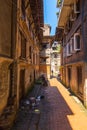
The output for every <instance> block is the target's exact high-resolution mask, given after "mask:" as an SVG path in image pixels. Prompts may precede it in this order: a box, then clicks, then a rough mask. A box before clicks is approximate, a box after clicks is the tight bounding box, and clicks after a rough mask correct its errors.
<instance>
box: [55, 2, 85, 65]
mask: <svg viewBox="0 0 87 130" xmlns="http://www.w3.org/2000/svg"><path fill="white" fill-rule="evenodd" d="M86 6H87V1H86V0H84V1H82V0H63V1H62V2H61V7H60V12H59V19H58V27H57V30H56V38H57V40H58V41H60V42H61V45H62V49H61V59H62V64H68V63H72V62H77V61H82V60H87V59H86V54H87V53H86V48H87V43H86V36H87V30H86V29H85V28H86V26H87V19H86V14H87V11H86Z"/></svg>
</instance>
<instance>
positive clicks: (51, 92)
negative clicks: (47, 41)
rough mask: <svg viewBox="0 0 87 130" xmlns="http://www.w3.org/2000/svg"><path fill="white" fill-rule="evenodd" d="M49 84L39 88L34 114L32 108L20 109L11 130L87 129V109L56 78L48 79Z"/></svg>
mask: <svg viewBox="0 0 87 130" xmlns="http://www.w3.org/2000/svg"><path fill="white" fill-rule="evenodd" d="M49 82H50V86H49V87H45V88H41V89H40V91H39V95H44V99H41V100H40V104H39V105H38V106H37V109H39V110H40V113H39V114H36V113H35V111H34V110H29V109H27V110H22V111H20V112H19V114H18V118H17V120H16V123H15V125H14V126H13V128H12V130H87V111H86V109H85V108H84V107H83V105H82V104H81V102H80V101H79V100H78V99H77V98H76V97H75V96H73V95H71V94H70V92H69V91H68V90H67V89H66V88H65V87H64V86H63V85H62V84H61V83H60V82H58V80H57V79H55V78H52V79H50V80H49Z"/></svg>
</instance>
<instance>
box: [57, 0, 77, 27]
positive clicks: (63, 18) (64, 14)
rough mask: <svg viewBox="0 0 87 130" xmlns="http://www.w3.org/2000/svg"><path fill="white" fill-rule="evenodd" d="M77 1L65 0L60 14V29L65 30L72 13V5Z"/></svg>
mask: <svg viewBox="0 0 87 130" xmlns="http://www.w3.org/2000/svg"><path fill="white" fill-rule="evenodd" d="M74 2H75V0H63V2H62V6H61V9H60V13H59V20H58V27H60V28H63V27H64V26H65V24H66V22H67V20H68V18H69V15H70V13H71V11H72V8H71V7H72V5H73V4H74Z"/></svg>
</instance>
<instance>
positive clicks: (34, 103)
mask: <svg viewBox="0 0 87 130" xmlns="http://www.w3.org/2000/svg"><path fill="white" fill-rule="evenodd" d="M43 98H44V95H41V96H38V97H36V98H35V97H29V99H24V100H22V101H21V103H20V109H21V110H22V109H27V110H29V109H36V108H37V107H38V105H39V103H40V100H41V99H43Z"/></svg>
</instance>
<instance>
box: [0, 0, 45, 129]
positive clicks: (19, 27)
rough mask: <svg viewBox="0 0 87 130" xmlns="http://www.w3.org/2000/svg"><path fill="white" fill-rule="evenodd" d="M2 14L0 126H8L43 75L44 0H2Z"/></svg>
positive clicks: (0, 40) (0, 2) (0, 25)
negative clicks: (41, 59) (40, 70)
mask: <svg viewBox="0 0 87 130" xmlns="http://www.w3.org/2000/svg"><path fill="white" fill-rule="evenodd" d="M1 5H2V6H1ZM0 14H1V15H0V16H1V19H0V126H1V127H3V126H4V127H7V126H5V125H9V124H10V123H11V122H12V121H13V119H14V116H15V114H16V111H17V109H18V107H19V102H20V99H21V98H22V97H24V96H25V95H26V93H27V91H28V90H29V89H30V87H31V85H32V83H33V82H34V80H35V79H37V78H38V77H39V45H40V43H41V39H42V36H43V32H42V30H41V29H40V27H43V0H39V1H38V2H37V0H33V1H32V0H30V1H29V0H26V1H25V0H8V1H5V0H0ZM6 117H7V118H6ZM7 122H8V123H7Z"/></svg>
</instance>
